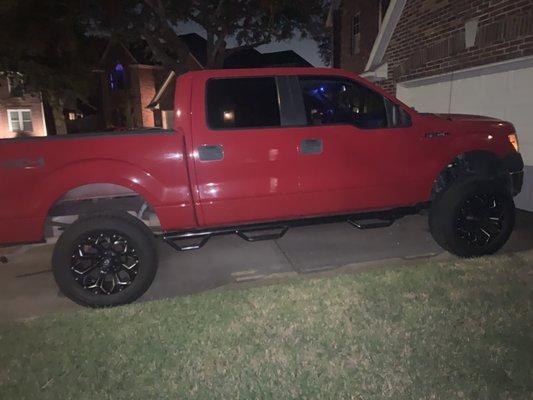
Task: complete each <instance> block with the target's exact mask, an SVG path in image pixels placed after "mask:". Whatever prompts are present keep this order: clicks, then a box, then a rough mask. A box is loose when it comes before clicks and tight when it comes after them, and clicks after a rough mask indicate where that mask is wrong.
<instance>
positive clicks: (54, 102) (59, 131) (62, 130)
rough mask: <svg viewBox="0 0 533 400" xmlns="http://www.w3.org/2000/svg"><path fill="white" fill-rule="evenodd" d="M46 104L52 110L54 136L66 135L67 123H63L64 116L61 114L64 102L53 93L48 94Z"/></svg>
mask: <svg viewBox="0 0 533 400" xmlns="http://www.w3.org/2000/svg"><path fill="white" fill-rule="evenodd" d="M47 98H48V102H49V103H50V107H51V108H52V116H53V118H54V125H55V127H56V135H66V134H67V123H66V122H65V115H64V114H63V110H64V102H63V99H61V97H60V96H58V95H56V94H55V93H48V96H47Z"/></svg>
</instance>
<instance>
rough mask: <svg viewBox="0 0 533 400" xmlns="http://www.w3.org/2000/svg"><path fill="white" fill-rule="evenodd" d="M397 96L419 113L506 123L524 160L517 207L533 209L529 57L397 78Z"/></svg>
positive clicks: (531, 68)
mask: <svg viewBox="0 0 533 400" xmlns="http://www.w3.org/2000/svg"><path fill="white" fill-rule="evenodd" d="M397 95H398V98H399V99H400V100H402V101H403V102H405V103H406V104H408V105H410V106H413V107H415V108H416V109H417V110H418V111H421V112H439V113H448V112H451V113H459V114H477V115H486V116H491V117H496V118H500V119H503V120H506V121H511V122H512V123H513V124H514V125H515V127H516V130H517V132H518V135H519V139H520V147H521V153H522V156H523V158H524V163H525V164H526V170H525V173H526V175H525V182H524V189H523V191H522V193H521V194H520V195H519V197H518V198H517V199H516V204H517V206H518V207H519V208H522V209H525V210H529V211H533V57H529V58H522V59H518V60H513V61H510V62H504V63H499V64H492V65H487V66H484V67H481V68H476V69H470V70H463V71H458V72H455V73H453V74H447V75H442V76H436V77H430V78H424V79H419V80H415V81H409V82H402V83H401V84H398V86H397Z"/></svg>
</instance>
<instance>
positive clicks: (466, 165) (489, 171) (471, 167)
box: [430, 151, 505, 201]
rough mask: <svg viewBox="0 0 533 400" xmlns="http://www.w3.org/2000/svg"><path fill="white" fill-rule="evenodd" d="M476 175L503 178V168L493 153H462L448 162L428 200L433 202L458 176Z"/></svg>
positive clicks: (435, 182) (434, 184) (436, 180)
mask: <svg viewBox="0 0 533 400" xmlns="http://www.w3.org/2000/svg"><path fill="white" fill-rule="evenodd" d="M465 174H472V175H477V176H479V177H480V178H488V179H490V178H499V177H505V168H504V167H503V165H502V163H501V161H500V159H499V158H498V157H497V156H496V154H494V153H490V152H488V151H472V152H467V153H462V154H459V155H458V156H456V157H455V158H454V159H453V160H451V161H450V163H448V164H447V165H446V167H444V168H443V170H442V171H441V172H440V173H439V175H438V176H437V178H436V179H435V181H434V183H433V187H432V189H431V197H430V200H431V201H433V200H435V198H437V196H438V195H439V194H440V193H442V192H443V190H444V189H446V188H447V187H448V186H449V185H450V184H452V183H453V182H454V181H455V180H456V179H457V178H458V177H459V176H464V175H465Z"/></svg>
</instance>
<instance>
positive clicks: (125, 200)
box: [44, 183, 161, 237]
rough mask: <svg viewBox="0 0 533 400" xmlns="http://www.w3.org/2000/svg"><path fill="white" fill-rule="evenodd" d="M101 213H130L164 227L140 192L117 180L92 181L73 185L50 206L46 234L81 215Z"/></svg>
mask: <svg viewBox="0 0 533 400" xmlns="http://www.w3.org/2000/svg"><path fill="white" fill-rule="evenodd" d="M102 212H107V213H115V214H121V213H122V214H130V215H132V216H134V217H135V218H137V219H138V220H140V221H141V222H143V223H144V224H145V225H146V226H148V227H149V228H152V230H158V229H159V228H160V226H161V223H160V220H159V217H158V215H157V212H156V210H155V208H154V207H153V206H152V204H151V203H150V202H149V201H148V200H147V199H146V198H145V197H144V196H142V195H141V194H140V193H138V192H137V191H135V190H133V189H131V188H127V187H125V186H123V185H118V184H114V183H89V184H83V185H79V186H76V187H74V188H71V189H70V190H68V191H67V192H65V193H63V194H62V195H60V196H59V197H58V198H57V199H56V200H55V201H54V202H53V203H52V204H51V205H50V206H49V207H48V211H47V213H46V217H45V221H44V232H45V237H53V236H57V235H58V234H60V233H61V232H62V231H63V230H64V228H65V227H66V226H68V225H70V224H72V223H73V222H75V221H76V220H78V219H79V218H81V217H87V216H90V215H96V214H101V213H102Z"/></svg>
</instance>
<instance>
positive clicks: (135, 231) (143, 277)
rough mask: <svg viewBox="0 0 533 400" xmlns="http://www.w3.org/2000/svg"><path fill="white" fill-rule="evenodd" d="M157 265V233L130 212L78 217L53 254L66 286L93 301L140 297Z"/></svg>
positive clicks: (73, 295)
mask: <svg viewBox="0 0 533 400" xmlns="http://www.w3.org/2000/svg"><path fill="white" fill-rule="evenodd" d="M157 265H158V259H157V251H156V246H155V240H154V236H153V234H152V233H151V232H150V230H149V229H148V228H147V227H146V226H145V225H144V224H143V223H142V222H140V221H139V220H137V219H136V218H134V217H132V216H131V215H129V214H101V215H100V214H99V215H94V216H90V217H86V218H82V219H79V220H78V221H76V222H75V223H73V224H72V225H71V226H70V227H69V228H68V229H67V230H66V231H65V233H63V235H62V236H61V237H60V238H59V240H58V242H57V244H56V246H55V249H54V254H53V257H52V269H53V273H54V278H55V280H56V282H57V284H58V286H59V288H60V289H61V291H62V292H63V293H64V294H65V296H67V297H68V298H70V299H71V300H73V301H75V302H76V303H78V304H81V305H83V306H88V307H112V306H117V305H121V304H126V303H130V302H132V301H134V300H136V299H138V298H139V297H140V296H141V295H142V294H143V293H144V292H146V290H147V289H148V288H149V287H150V285H151V283H152V281H153V280H154V277H155V274H156V271H157Z"/></svg>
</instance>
